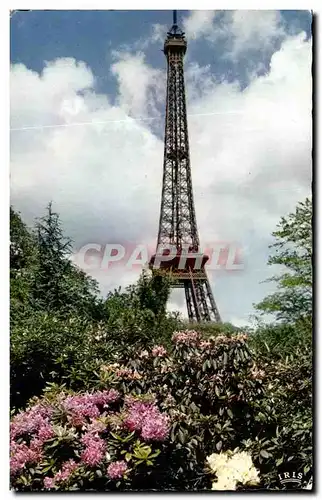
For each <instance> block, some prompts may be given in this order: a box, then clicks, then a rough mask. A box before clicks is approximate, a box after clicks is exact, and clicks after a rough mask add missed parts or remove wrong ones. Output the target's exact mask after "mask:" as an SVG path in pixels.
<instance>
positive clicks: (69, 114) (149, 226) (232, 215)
mask: <svg viewBox="0 0 322 500" xmlns="http://www.w3.org/2000/svg"><path fill="white" fill-rule="evenodd" d="M171 20H172V13H171V11H140V12H139V11H124V12H118V11H110V12H109V11H53V12H50V11H48V12H42V11H31V12H16V13H15V14H14V15H13V16H12V18H11V63H12V65H11V80H10V82H11V125H10V127H11V203H12V204H13V205H14V206H15V207H16V208H17V209H18V210H19V211H21V213H22V216H23V218H24V220H25V221H26V222H27V223H28V224H30V225H31V224H32V223H33V220H34V218H35V217H38V216H41V215H43V214H44V209H45V206H46V205H47V203H48V202H49V201H50V200H52V201H53V204H54V208H55V209H56V210H57V211H58V212H59V213H60V215H61V218H62V221H63V224H64V228H65V231H66V234H68V235H69V236H70V237H71V238H72V239H73V241H74V249H75V254H76V255H77V252H78V251H79V250H80V249H81V248H82V247H83V245H86V244H90V243H96V244H101V245H105V244H112V243H119V244H123V245H127V246H128V247H129V246H130V247H131V248H132V247H135V246H136V245H138V244H148V245H150V246H151V245H152V247H153V246H154V245H155V243H156V237H157V229H158V227H157V226H158V219H159V210H160V198H161V180H162V162H163V131H164V109H165V85H166V59H165V57H164V54H163V53H162V51H161V49H162V46H163V41H164V38H165V36H166V32H167V30H168V29H169V27H171ZM178 20H179V24H180V25H181V26H182V28H183V29H184V31H185V33H186V36H187V40H188V52H187V55H186V58H185V72H186V89H187V101H188V124H189V136H190V151H191V167H192V176H193V185H194V197H195V204H196V214H197V220H198V226H199V233H200V239H201V243H202V244H203V245H204V246H207V244H211V243H212V242H218V241H221V242H226V243H227V244H231V245H233V244H237V245H238V246H240V247H241V248H242V255H243V263H244V269H242V270H239V271H233V270H227V269H221V270H218V271H209V278H210V281H211V284H212V287H213V291H214V296H215V299H216V302H217V305H218V308H219V310H220V313H221V316H222V318H223V320H224V321H231V322H233V323H235V324H238V325H242V324H245V323H247V322H248V320H249V316H250V315H251V314H252V313H253V308H252V304H253V303H254V302H258V301H259V300H260V299H261V298H263V297H264V296H265V295H266V294H267V293H268V292H270V291H271V290H272V285H270V284H262V283H261V282H262V281H263V280H265V279H266V278H267V277H269V276H270V275H271V274H272V269H270V268H268V267H267V265H266V262H267V258H268V255H269V249H268V245H269V244H270V243H272V237H271V236H270V235H271V232H272V231H273V230H274V228H275V227H276V224H277V223H278V221H279V219H280V217H281V216H282V215H286V214H287V213H289V212H290V211H292V210H293V209H294V207H295V205H296V203H297V202H298V201H300V200H303V199H304V198H305V196H307V195H308V194H309V193H310V189H311V140H312V137H311V108H312V104H311V100H312V94H311V87H312V82H311V56H312V55H311V50H312V41H311V15H310V13H309V12H308V11H180V12H179V19H178ZM138 273H139V270H138V269H137V270H136V271H130V270H127V269H126V268H125V267H124V265H123V266H122V265H119V266H115V267H112V268H110V269H109V270H99V269H93V270H92V271H91V274H92V275H93V276H94V277H95V278H96V279H98V281H99V283H100V287H101V291H102V293H103V294H106V292H107V291H108V290H110V289H114V288H115V287H116V286H119V285H122V286H123V285H126V284H128V283H131V282H133V281H135V280H136V279H137V276H138ZM180 292H181V291H176V292H174V293H173V294H172V296H171V303H170V305H169V307H170V308H171V309H177V310H180V311H183V312H184V313H185V305H184V300H183V294H181V293H180Z"/></svg>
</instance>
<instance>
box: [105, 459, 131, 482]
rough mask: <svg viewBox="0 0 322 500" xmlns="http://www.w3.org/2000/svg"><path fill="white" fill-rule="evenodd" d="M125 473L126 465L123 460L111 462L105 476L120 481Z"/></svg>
mask: <svg viewBox="0 0 322 500" xmlns="http://www.w3.org/2000/svg"><path fill="white" fill-rule="evenodd" d="M126 471H127V463H126V462H125V461H124V460H119V461H118V462H112V463H111V464H110V465H109V466H108V468H107V475H108V476H109V477H110V478H111V479H121V478H122V477H123V476H124V474H125V473H126Z"/></svg>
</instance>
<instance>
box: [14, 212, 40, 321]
mask: <svg viewBox="0 0 322 500" xmlns="http://www.w3.org/2000/svg"><path fill="white" fill-rule="evenodd" d="M37 262H38V252H37V242H36V239H35V237H34V235H33V234H32V232H31V231H30V230H29V229H28V228H27V226H26V224H25V223H24V222H23V221H22V219H21V216H20V214H19V213H18V212H16V211H15V210H14V208H13V207H10V316H11V322H14V321H16V320H20V319H21V317H22V316H25V315H26V314H27V313H28V311H30V308H31V307H32V295H31V293H32V288H33V284H34V274H35V268H36V266H37Z"/></svg>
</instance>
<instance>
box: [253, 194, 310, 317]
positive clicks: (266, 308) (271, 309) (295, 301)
mask: <svg viewBox="0 0 322 500" xmlns="http://www.w3.org/2000/svg"><path fill="white" fill-rule="evenodd" d="M273 236H274V237H275V239H276V242H275V243H274V244H273V245H271V247H270V248H274V249H275V254H274V255H271V256H270V257H269V260H268V265H280V266H283V267H284V270H283V272H282V273H281V274H278V275H275V276H273V277H272V278H270V279H269V280H268V281H272V282H275V283H276V284H277V291H276V292H274V293H272V294H271V295H269V296H268V297H266V298H265V299H264V300H263V301H262V302H260V303H259V304H257V305H256V306H255V307H256V309H257V310H258V311H260V312H261V313H262V314H265V313H269V314H274V315H275V316H276V320H277V321H279V322H283V323H288V324H293V325H294V324H299V323H301V324H306V325H309V326H310V327H311V322H312V200H311V199H309V198H306V199H305V201H304V202H300V203H298V205H297V206H296V210H295V212H294V213H291V214H289V215H288V216H287V217H282V219H281V221H280V223H279V224H278V226H277V230H276V231H275V232H274V233H273Z"/></svg>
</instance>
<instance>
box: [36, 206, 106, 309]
mask: <svg viewBox="0 0 322 500" xmlns="http://www.w3.org/2000/svg"><path fill="white" fill-rule="evenodd" d="M36 234H37V244H38V255H39V261H38V268H37V271H36V280H35V290H34V294H35V297H36V299H37V302H38V304H39V306H40V308H41V309H44V310H47V311H60V312H63V313H65V312H66V311H67V310H68V311H71V310H74V311H75V313H76V312H77V313H81V314H91V313H92V312H93V308H95V306H96V305H97V300H98V299H97V293H98V285H97V282H96V281H95V280H94V279H93V278H91V277H90V276H88V275H87V274H86V273H84V271H82V270H81V269H79V268H77V267H76V266H75V265H74V264H73V263H72V261H71V260H70V255H71V252H72V241H71V240H70V238H67V237H66V236H64V233H63V229H62V224H61V221H60V219H59V215H58V214H57V213H55V212H53V210H52V204H51V203H50V204H49V205H48V207H47V214H46V215H45V216H44V217H41V218H40V219H38V220H37V222H36Z"/></svg>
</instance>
